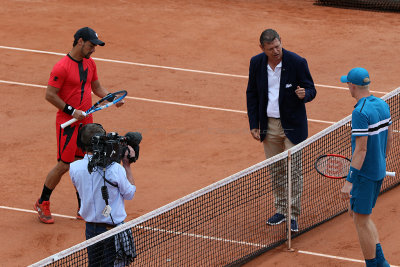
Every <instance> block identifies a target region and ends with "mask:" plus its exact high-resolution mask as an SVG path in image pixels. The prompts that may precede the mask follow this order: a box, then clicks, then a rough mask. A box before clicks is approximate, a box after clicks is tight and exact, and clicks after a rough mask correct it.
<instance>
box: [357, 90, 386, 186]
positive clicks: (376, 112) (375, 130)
mask: <svg viewBox="0 0 400 267" xmlns="http://www.w3.org/2000/svg"><path fill="white" fill-rule="evenodd" d="M390 124H392V119H391V117H390V109H389V105H388V104H387V103H386V102H385V101H383V100H382V99H380V98H377V97H375V96H373V95H371V96H369V97H363V98H361V99H360V100H359V101H358V102H357V104H356V105H355V107H354V110H353V113H352V120H351V128H352V130H351V149H352V153H354V149H355V147H356V137H357V136H368V143H367V154H366V156H365V160H364V163H363V165H362V167H361V170H360V173H359V175H361V176H363V177H365V178H368V179H370V180H373V181H379V180H381V179H383V178H384V177H385V175H386V144H387V137H388V128H389V125H390Z"/></svg>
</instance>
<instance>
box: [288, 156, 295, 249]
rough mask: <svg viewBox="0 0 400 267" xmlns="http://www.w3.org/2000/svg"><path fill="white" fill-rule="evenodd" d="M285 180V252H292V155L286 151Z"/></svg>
mask: <svg viewBox="0 0 400 267" xmlns="http://www.w3.org/2000/svg"><path fill="white" fill-rule="evenodd" d="M287 179H288V197H287V205H288V209H287V220H286V222H287V240H288V242H287V250H288V251H289V252H293V251H294V250H293V249H292V231H291V227H290V225H291V220H292V153H291V151H290V149H289V150H288V156H287Z"/></svg>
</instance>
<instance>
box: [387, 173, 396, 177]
mask: <svg viewBox="0 0 400 267" xmlns="http://www.w3.org/2000/svg"><path fill="white" fill-rule="evenodd" d="M386 176H393V177H395V176H396V173H395V172H386Z"/></svg>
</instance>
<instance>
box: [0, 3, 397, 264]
mask: <svg viewBox="0 0 400 267" xmlns="http://www.w3.org/2000/svg"><path fill="white" fill-rule="evenodd" d="M282 2H284V3H282ZM398 18H399V17H398V15H397V14H391V13H377V12H366V11H357V10H344V9H335V8H326V7H319V6H314V5H312V1H306V0H303V1H300V0H297V1H295V0H288V1H278V0H272V1H261V0H259V1H257V0H256V1H223V0H215V1H210V0H205V1H201V2H199V3H195V2H188V1H183V0H176V1H160V0H150V1H149V0H146V1H123V0H120V1H104V0H102V1H91V2H90V3H89V2H87V3H78V2H77V1H59V0H58V1H44V0H43V1H41V0H36V1H28V0H26V1H24V0H19V1H3V2H2V8H1V9H0V25H1V28H2V31H0V40H1V43H0V45H3V46H9V47H19V48H27V49H37V50H43V51H52V52H60V53H67V52H68V51H69V50H70V48H71V46H72V36H73V34H74V32H75V31H76V30H77V29H78V28H80V27H83V26H90V27H93V28H94V29H95V30H96V31H97V32H98V33H99V36H100V38H101V39H102V40H103V41H105V42H106V46H105V47H99V48H98V49H97V51H96V53H95V54H94V57H97V58H107V59H115V60H123V61H130V62H139V63H146V64H154V65H163V66H173V67H180V68H187V69H195V70H205V71H211V72H219V73H229V74H237V75H244V76H245V75H247V73H248V63H249V60H250V58H251V56H253V55H255V54H257V53H259V52H260V51H259V48H258V44H257V40H258V36H259V34H260V33H261V31H262V30H264V29H265V28H275V29H276V30H277V31H278V32H279V33H280V34H281V36H282V42H283V46H284V47H285V48H286V49H288V50H292V51H294V52H297V53H298V54H300V55H302V56H304V57H305V58H307V60H308V63H309V66H310V70H311V72H312V74H313V78H314V81H315V83H316V84H322V85H332V86H343V85H342V84H340V83H339V81H338V80H339V77H340V76H341V75H343V74H346V73H347V71H348V70H349V69H350V68H352V67H354V66H364V67H365V68H367V69H369V70H370V72H371V79H372V81H373V83H372V90H375V91H383V92H389V91H391V90H393V89H395V88H397V87H398V86H399V85H400V81H399V80H398V78H397V77H398V73H399V71H400V66H399V65H398V64H395V62H394V58H395V56H396V55H398V54H399V53H400V47H399V46H398V45H396V44H398V43H399V41H400V29H399V27H398ZM0 57H1V59H2V60H1V62H2V64H0V80H4V81H15V82H22V83H29V84H37V85H46V83H47V79H48V76H49V73H50V70H51V68H52V66H53V65H54V64H55V62H56V61H57V60H58V59H59V58H60V56H57V55H48V54H38V53H31V52H22V51H15V50H9V49H3V48H0ZM97 66H98V72H99V77H100V81H101V83H102V84H103V85H104V86H105V87H107V88H110V90H119V89H126V90H128V94H129V95H130V96H135V97H143V98H150V99H158V100H165V101H175V102H182V103H188V104H196V105H204V106H212V107H220V108H228V109H234V110H243V111H244V110H245V109H246V107H245V89H246V84H247V79H246V78H240V77H226V76H218V75H210V74H200V73H191V72H182V71H177V70H166V69H156V68H148V67H139V66H134V65H126V64H118V63H110V62H102V61H97ZM317 90H318V95H317V98H316V99H315V100H314V101H313V102H311V103H309V104H307V109H308V117H309V118H310V119H316V120H325V121H338V120H340V119H342V118H343V117H345V116H347V115H348V114H350V112H351V110H352V107H353V105H354V100H353V99H352V98H351V97H350V96H349V94H348V92H347V91H345V90H338V89H333V88H325V87H318V88H317ZM0 91H1V95H2V97H1V98H0V106H1V113H0V119H1V121H2V123H3V129H2V130H1V131H0V146H1V150H0V156H1V158H2V159H3V160H2V161H1V163H0V168H1V170H2V171H1V172H0V181H1V183H2V186H1V196H0V203H1V204H0V205H1V206H8V207H14V208H21V209H27V210H32V206H33V203H34V202H35V201H36V199H37V198H38V197H39V195H40V192H41V189H42V186H43V182H44V178H45V176H46V174H47V173H48V171H49V170H50V168H52V167H53V165H54V164H55V163H56V160H55V158H56V139H55V129H54V120H55V111H56V110H55V108H53V107H52V106H51V105H50V104H49V103H47V102H46V101H45V100H44V89H43V88H38V87H31V86H21V85H10V84H5V83H0ZM377 95H378V96H382V94H377ZM95 120H96V121H98V122H100V123H102V124H103V125H104V126H105V128H106V130H108V131H118V132H119V133H120V134H125V133H126V132H127V131H142V132H143V136H144V139H143V142H142V147H141V154H140V159H139V161H138V162H137V163H136V164H135V165H134V174H135V178H136V184H137V187H138V191H137V194H136V196H135V198H134V200H133V201H130V202H127V203H126V204H127V212H128V214H129V215H128V219H133V218H136V217H138V216H140V215H143V214H145V213H147V212H149V211H151V210H154V209H156V208H158V207H160V206H162V205H165V204H167V203H169V202H171V201H173V200H176V199H178V198H180V197H182V196H185V195H187V194H189V193H191V192H193V191H195V190H198V189H200V188H202V187H204V186H207V185H209V184H211V183H213V182H216V181H218V180H220V179H222V178H225V177H227V176H229V175H231V174H233V173H236V172H238V171H240V170H242V169H245V168H247V167H249V166H251V165H253V164H255V163H258V162H260V161H262V160H263V159H264V158H263V154H264V153H263V151H262V147H261V145H260V144H258V143H256V142H255V141H253V140H252V138H251V136H250V134H249V132H248V122H247V117H246V115H245V114H240V113H232V112H225V111H215V110H206V109H196V108H189V107H181V106H173V105H166V104H160V103H150V102H142V101H134V100H127V101H126V105H125V106H124V107H123V108H122V109H112V110H110V111H107V112H99V113H98V114H96V115H95ZM327 126H329V125H328V124H323V123H315V122H310V123H309V128H310V136H311V135H312V134H315V133H317V132H319V131H320V130H322V129H324V128H326V127H327ZM399 195H400V194H399V189H398V188H397V189H395V190H393V191H392V192H389V193H387V194H385V195H383V196H382V197H380V199H379V201H378V205H377V208H376V209H375V211H374V218H375V220H376V222H377V225H378V230H379V232H380V233H381V239H382V243H383V247H384V249H385V252H386V256H387V258H388V259H389V260H390V262H391V263H393V264H397V265H399V264H400V251H399V247H400V246H399V242H398V240H397V236H398V235H399V231H398V230H397V228H396V226H397V224H398V220H399V213H400V211H399V210H398V207H397V205H396V204H395V203H397V202H398V201H399V200H400V197H399ZM51 203H52V207H51V209H52V212H53V213H58V214H65V215H70V216H74V215H75V213H76V207H77V204H76V200H75V193H74V190H73V187H72V184H71V182H70V179H69V176H68V175H66V176H65V177H64V178H63V180H62V181H61V183H60V184H59V186H58V187H57V189H56V190H55V192H54V193H53V195H52V198H51ZM2 212H3V216H2V217H1V218H0V225H1V226H2V228H3V231H2V233H1V234H0V237H1V240H3V242H2V244H1V245H0V247H1V249H0V251H1V252H0V258H1V262H2V263H1V265H2V266H25V265H28V264H31V263H34V262H36V261H38V260H40V259H42V258H44V257H47V256H49V255H51V254H53V253H56V252H58V251H61V250H63V249H66V248H68V247H70V246H72V245H74V244H76V243H79V242H81V241H83V240H84V234H83V232H84V223H83V222H81V221H76V220H72V219H66V218H60V217H55V220H56V222H55V224H54V225H44V224H42V223H40V222H39V221H38V219H37V217H36V215H35V214H32V213H26V212H19V211H13V210H5V209H2ZM293 247H294V248H296V249H300V250H306V251H307V250H308V251H313V252H319V253H325V254H330V255H337V256H343V257H349V258H356V259H362V255H361V252H360V249H359V247H358V242H357V238H356V235H355V230H354V227H353V226H352V223H351V220H350V218H349V217H348V216H347V215H343V216H340V217H339V218H337V219H335V220H333V221H331V222H329V223H326V224H324V225H322V226H320V227H318V228H317V229H315V230H312V231H311V232H309V233H307V234H305V235H302V236H301V237H299V238H296V239H295V240H293ZM283 250H284V249H283V247H281V248H278V249H276V250H274V251H271V252H268V253H267V254H265V255H263V256H261V257H259V258H257V259H255V260H254V261H253V262H251V263H249V266H294V265H297V266H320V265H326V266H345V265H347V266H353V265H354V266H361V265H360V264H358V263H350V264H349V263H346V262H342V261H337V260H331V259H325V258H319V257H314V256H308V255H303V254H299V253H288V252H282V251H283Z"/></svg>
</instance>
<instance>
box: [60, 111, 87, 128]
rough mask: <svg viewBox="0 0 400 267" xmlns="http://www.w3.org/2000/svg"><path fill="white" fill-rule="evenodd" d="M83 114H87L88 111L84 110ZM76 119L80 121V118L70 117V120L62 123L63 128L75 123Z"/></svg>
mask: <svg viewBox="0 0 400 267" xmlns="http://www.w3.org/2000/svg"><path fill="white" fill-rule="evenodd" d="M82 115H83V116H86V113H85V112H82ZM76 121H78V120H77V119H75V118H72V119H70V120H69V121H67V122H64V123H63V124H61V129H64V128H65V127H67V126H70V125H71V124H73V123H74V122H76Z"/></svg>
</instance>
